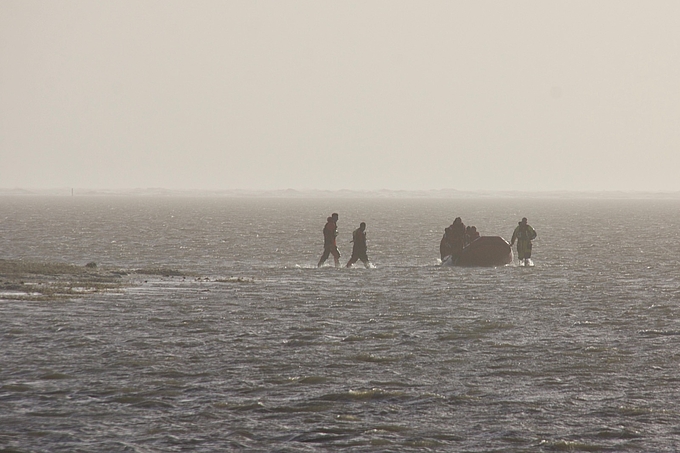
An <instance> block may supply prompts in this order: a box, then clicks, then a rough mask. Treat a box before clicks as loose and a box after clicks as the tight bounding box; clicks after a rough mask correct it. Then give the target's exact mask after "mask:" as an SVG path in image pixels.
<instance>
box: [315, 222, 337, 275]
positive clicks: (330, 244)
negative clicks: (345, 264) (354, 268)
mask: <svg viewBox="0 0 680 453" xmlns="http://www.w3.org/2000/svg"><path fill="white" fill-rule="evenodd" d="M337 237H338V213H337V212H334V213H333V214H332V215H331V216H330V217H328V218H327V219H326V225H324V227H323V255H321V259H319V264H318V265H317V267H321V265H322V264H323V263H324V262H325V261H326V260H327V259H328V256H329V255H333V259H334V260H335V267H340V251H338V246H337V244H336V242H335V238H337Z"/></svg>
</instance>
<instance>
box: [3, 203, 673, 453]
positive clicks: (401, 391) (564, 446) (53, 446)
mask: <svg viewBox="0 0 680 453" xmlns="http://www.w3.org/2000/svg"><path fill="white" fill-rule="evenodd" d="M679 208H680V202H679V201H677V200H664V201H662V200H644V201H643V200H536V199H532V200H515V199H505V200H494V199H475V200H453V199H450V200H432V199H424V200H407V199H391V200H367V199H342V200H330V199H314V200H304V199H300V200H292V199H277V200H271V199H248V200H246V199H227V198H124V197H82V198H81V197H73V198H66V197H64V198H55V197H51V198H47V197H46V198H43V197H2V198H0V212H1V213H2V219H3V221H2V223H0V232H1V234H0V253H1V256H0V259H4V260H25V261H37V262H58V263H72V264H78V265H84V264H86V263H88V262H93V261H94V262H96V263H97V265H98V267H99V268H107V267H110V268H117V269H124V270H128V271H132V270H134V269H139V268H164V269H172V270H176V271H177V272H176V273H175V274H173V275H170V274H168V276H163V275H157V276H139V277H136V278H132V279H131V281H130V283H131V284H130V286H129V287H125V288H123V289H121V290H118V291H110V292H99V293H95V294H90V295H83V296H82V297H71V298H67V299H59V300H53V301H44V300H41V301H32V300H15V299H10V298H8V299H0V319H2V321H1V322H0V336H1V338H2V344H3V348H1V349H0V408H1V410H0V445H2V446H3V447H4V448H5V449H9V451H64V452H66V451H69V452H70V451H139V452H150V451H181V450H191V451H206V452H208V451H230V450H237V451H238V450H242V451H301V452H302V451H305V452H307V451H309V452H312V451H424V450H427V451H570V450H574V451H677V450H678V449H680V428H678V423H677V421H678V420H679V419H680V404H679V403H678V401H679V400H680V391H679V389H680V378H678V376H679V375H680V321H678V319H679V316H678V315H680V309H679V308H678V302H680V273H679V272H678V270H679V269H680V259H679V258H678V257H679V256H680V245H678V244H679V240H680V228H679V227H680V209H679ZM331 212H338V213H339V214H340V220H339V222H338V226H339V232H340V235H339V237H338V246H339V248H340V252H341V254H342V257H341V264H343V265H344V264H345V263H346V261H347V260H348V259H349V256H350V253H351V244H350V243H349V241H350V240H351V232H352V230H353V229H355V228H357V227H358V225H359V223H360V222H362V221H363V222H366V223H367V234H368V256H369V258H370V259H371V261H372V262H373V263H374V265H375V268H373V269H364V268H363V266H361V265H355V267H354V268H352V269H344V268H342V269H335V268H333V267H324V268H321V269H317V268H316V262H317V261H318V259H319V256H320V255H321V252H322V250H323V237H322V234H321V229H322V228H323V225H324V223H325V220H326V217H327V216H329V215H330V214H331ZM457 216H460V217H462V219H463V221H464V222H465V223H466V224H470V225H475V226H477V228H478V230H479V231H480V232H481V233H482V234H483V235H500V236H503V237H505V238H506V239H509V237H510V236H511V234H512V231H513V229H514V227H515V226H516V225H517V222H518V221H519V220H520V219H521V217H524V216H526V217H528V219H529V223H530V224H531V225H532V226H533V227H534V228H535V229H536V230H537V232H538V239H537V240H536V241H535V243H534V252H533V259H534V262H535V263H536V265H535V267H533V268H520V267H516V266H506V267H500V268H471V269H468V268H466V269H463V268H447V267H440V266H438V265H437V258H438V253H439V252H438V249H439V239H440V238H441V235H442V233H443V230H444V228H445V227H446V226H447V225H449V224H450V223H451V221H452V220H453V219H454V218H455V217H457ZM329 262H332V259H331V260H329ZM2 277H3V278H4V276H2Z"/></svg>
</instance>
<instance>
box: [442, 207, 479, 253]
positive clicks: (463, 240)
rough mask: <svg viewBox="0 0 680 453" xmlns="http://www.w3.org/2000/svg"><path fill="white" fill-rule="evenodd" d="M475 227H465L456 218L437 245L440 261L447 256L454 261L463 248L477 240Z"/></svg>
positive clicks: (477, 232)
mask: <svg viewBox="0 0 680 453" xmlns="http://www.w3.org/2000/svg"><path fill="white" fill-rule="evenodd" d="M479 236H480V235H479V231H477V227H474V226H465V224H464V223H463V221H462V220H461V218H460V217H456V219H455V220H454V221H453V223H452V224H451V225H449V226H447V227H446V228H445V229H444V236H442V240H441V242H440V243H439V254H440V255H441V258H442V261H443V260H444V258H446V257H447V256H451V257H453V258H454V260H455V259H456V258H457V257H459V256H460V253H461V252H462V251H463V249H464V248H465V246H467V245H468V244H470V243H471V242H472V241H474V240H475V239H478V238H479Z"/></svg>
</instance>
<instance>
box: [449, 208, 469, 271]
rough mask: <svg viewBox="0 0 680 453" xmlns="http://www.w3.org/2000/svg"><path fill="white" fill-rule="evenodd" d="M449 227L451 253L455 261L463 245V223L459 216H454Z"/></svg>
mask: <svg viewBox="0 0 680 453" xmlns="http://www.w3.org/2000/svg"><path fill="white" fill-rule="evenodd" d="M449 228H450V232H451V239H450V240H451V255H452V256H453V259H454V262H455V261H457V260H458V258H459V257H460V254H461V252H462V251H463V247H465V225H464V224H463V221H462V220H461V218H460V217H456V219H455V220H454V221H453V223H452V224H451V226H450V227H449Z"/></svg>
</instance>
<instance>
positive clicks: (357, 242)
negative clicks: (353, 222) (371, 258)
mask: <svg viewBox="0 0 680 453" xmlns="http://www.w3.org/2000/svg"><path fill="white" fill-rule="evenodd" d="M352 242H353V243H354V246H353V247H352V256H351V257H350V259H349V261H347V267H352V264H354V263H356V262H357V260H361V262H362V263H364V266H366V267H368V266H369V263H368V255H366V251H367V250H368V247H367V246H366V223H365V222H361V224H359V228H357V229H356V230H354V232H353V233H352Z"/></svg>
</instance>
